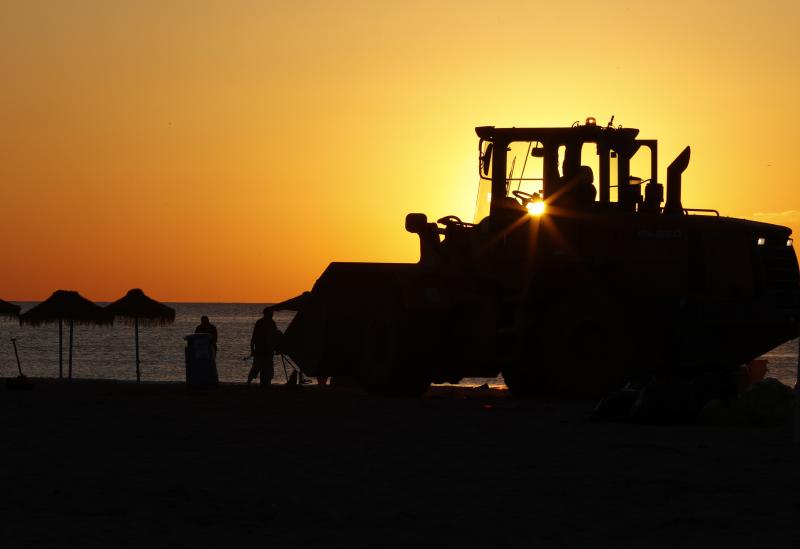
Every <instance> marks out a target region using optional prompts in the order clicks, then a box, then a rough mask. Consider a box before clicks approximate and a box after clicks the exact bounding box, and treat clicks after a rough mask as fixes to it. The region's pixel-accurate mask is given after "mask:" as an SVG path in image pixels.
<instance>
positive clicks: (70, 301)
mask: <svg viewBox="0 0 800 549" xmlns="http://www.w3.org/2000/svg"><path fill="white" fill-rule="evenodd" d="M65 320H66V321H68V322H69V379H72V331H73V325H74V323H76V322H77V323H78V324H95V325H100V324H111V322H112V320H113V317H111V316H109V315H108V314H106V312H105V311H104V310H103V308H102V307H100V306H99V305H95V304H94V303H92V302H91V301H89V300H88V299H86V298H85V297H83V296H81V295H80V294H79V293H78V292H73V291H69V290H57V291H55V292H53V295H51V296H50V297H48V298H47V299H46V300H45V301H42V302H41V303H39V304H38V305H36V306H35V307H33V308H32V309H29V310H27V311H25V312H24V313H22V314H21V315H20V316H19V323H20V324H29V325H31V326H40V325H41V324H53V323H55V322H58V377H59V379H61V378H63V377H64V360H63V350H62V349H63V345H62V342H63V324H64V321H65Z"/></svg>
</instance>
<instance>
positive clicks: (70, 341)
mask: <svg viewBox="0 0 800 549" xmlns="http://www.w3.org/2000/svg"><path fill="white" fill-rule="evenodd" d="M72 324H73V322H72V320H70V321H69V379H70V381H72Z"/></svg>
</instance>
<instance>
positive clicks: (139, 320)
mask: <svg viewBox="0 0 800 549" xmlns="http://www.w3.org/2000/svg"><path fill="white" fill-rule="evenodd" d="M105 311H106V313H108V314H109V315H111V316H112V317H120V318H121V319H122V320H123V322H126V323H127V324H133V327H134V328H133V332H134V338H135V339H136V382H137V383H138V382H139V381H140V380H141V372H140V369H139V324H142V325H146V326H153V325H161V326H163V325H164V324H169V323H171V322H175V309H173V308H171V307H167V306H166V305H164V304H163V303H159V302H158V301H156V300H154V299H151V298H149V297H147V296H146V295H145V294H144V292H143V291H142V290H140V289H139V288H134V289H133V290H130V291H129V292H128V293H127V294H125V297H123V298H121V299H118V300H116V301H115V302H114V303H111V304H109V305H106V307H105Z"/></svg>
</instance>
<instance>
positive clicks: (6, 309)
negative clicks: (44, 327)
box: [0, 299, 19, 318]
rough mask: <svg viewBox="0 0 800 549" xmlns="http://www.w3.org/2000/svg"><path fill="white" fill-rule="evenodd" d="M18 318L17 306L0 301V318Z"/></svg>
mask: <svg viewBox="0 0 800 549" xmlns="http://www.w3.org/2000/svg"><path fill="white" fill-rule="evenodd" d="M18 316H19V305H14V304H13V303H9V302H8V301H3V300H2V299H0V318H17V317H18Z"/></svg>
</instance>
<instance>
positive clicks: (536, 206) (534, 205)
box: [525, 200, 545, 215]
mask: <svg viewBox="0 0 800 549" xmlns="http://www.w3.org/2000/svg"><path fill="white" fill-rule="evenodd" d="M525 207H526V208H528V213H529V214H531V215H542V214H543V213H544V209H545V208H544V202H543V201H541V200H536V201H534V202H528V204H527V205H526V206H525Z"/></svg>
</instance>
